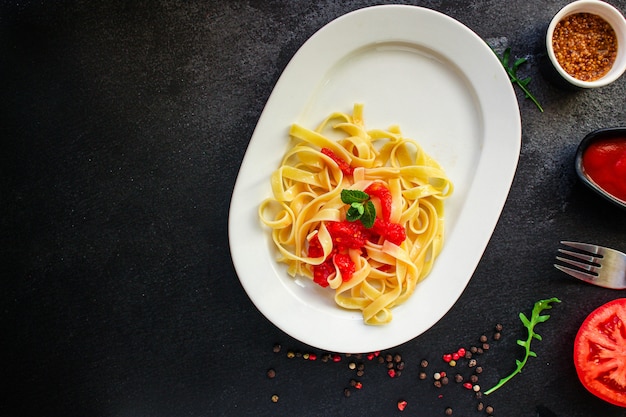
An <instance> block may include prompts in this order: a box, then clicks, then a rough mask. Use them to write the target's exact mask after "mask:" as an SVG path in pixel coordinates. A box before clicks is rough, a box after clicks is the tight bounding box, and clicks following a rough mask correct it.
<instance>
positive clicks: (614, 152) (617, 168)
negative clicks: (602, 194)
mask: <svg viewBox="0 0 626 417" xmlns="http://www.w3.org/2000/svg"><path fill="white" fill-rule="evenodd" d="M583 170H584V171H585V173H586V174H587V175H588V176H589V177H590V178H591V179H592V180H593V182H595V183H596V184H597V185H598V186H599V187H600V188H602V189H603V190H604V191H606V192H607V193H609V194H611V195H612V196H614V197H616V198H618V199H620V200H622V201H626V137H624V138H622V137H614V138H606V139H602V140H598V141H595V142H593V143H591V144H590V145H589V146H588V147H587V149H585V152H584V153H583Z"/></svg>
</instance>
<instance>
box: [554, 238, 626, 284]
mask: <svg viewBox="0 0 626 417" xmlns="http://www.w3.org/2000/svg"><path fill="white" fill-rule="evenodd" d="M561 244H562V245H564V246H568V247H569V248H572V249H576V251H572V250H567V249H561V248H559V250H558V251H559V252H560V253H562V254H564V255H568V256H569V258H564V257H562V256H557V257H556V259H557V260H558V261H560V262H563V263H565V264H568V265H571V266H574V267H576V269H574V268H570V267H568V266H563V265H559V264H554V266H555V267H556V269H558V270H560V271H563V272H565V273H566V274H568V275H571V276H573V277H574V278H578V279H579V280H581V281H585V282H587V283H589V284H593V285H598V286H600V287H604V288H611V289H615V290H622V289H626V254H625V253H622V252H620V251H618V250H615V249H610V248H605V247H602V246H598V245H590V244H588V243H579V242H569V241H562V242H561ZM571 258H575V259H578V261H577V260H574V259H571ZM580 261H583V262H580Z"/></svg>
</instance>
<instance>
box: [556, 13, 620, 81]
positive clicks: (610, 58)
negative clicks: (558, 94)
mask: <svg viewBox="0 0 626 417" xmlns="http://www.w3.org/2000/svg"><path fill="white" fill-rule="evenodd" d="M552 48H553V49H554V54H555V56H556V59H557V61H558V62H559V65H560V66H561V68H563V70H565V72H567V73H568V74H569V75H571V76H572V77H574V78H577V79H579V80H581V81H595V80H597V79H600V78H602V77H603V76H604V75H606V74H607V73H608V72H609V70H610V69H611V67H612V66H613V63H614V62H615V58H616V57H617V48H618V45H617V37H616V35H615V31H614V30H613V28H612V27H611V25H610V24H609V23H608V22H607V21H606V20H604V19H603V18H601V17H600V16H597V15H595V14H591V13H574V14H571V15H569V16H566V17H565V18H563V19H562V20H561V21H560V22H559V23H557V25H556V27H555V28H554V34H553V36H552Z"/></svg>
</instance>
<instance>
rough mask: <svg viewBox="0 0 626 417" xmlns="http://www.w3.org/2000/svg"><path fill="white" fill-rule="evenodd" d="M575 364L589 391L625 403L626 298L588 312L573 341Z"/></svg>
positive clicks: (620, 404)
mask: <svg viewBox="0 0 626 417" xmlns="http://www.w3.org/2000/svg"><path fill="white" fill-rule="evenodd" d="M574 365H575V367H576V373H577V374H578V378H579V379H580V382H581V383H582V384H583V386H584V387H585V388H586V389H587V390H588V391H589V392H590V393H592V394H594V395H595V396H597V397H599V398H601V399H603V400H604V401H607V402H609V403H611V404H614V405H617V406H620V407H626V298H618V299H616V300H613V301H610V302H608V303H606V304H604V305H602V306H601V307H599V308H597V309H596V310H594V311H593V312H592V313H591V314H589V316H587V318H586V319H585V320H584V322H583V324H582V325H581V326H580V329H579V330H578V333H577V334H576V339H575V341H574Z"/></svg>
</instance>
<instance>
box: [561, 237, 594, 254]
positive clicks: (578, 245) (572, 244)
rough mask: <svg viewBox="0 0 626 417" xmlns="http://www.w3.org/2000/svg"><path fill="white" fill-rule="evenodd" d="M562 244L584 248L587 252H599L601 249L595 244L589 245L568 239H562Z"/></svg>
mask: <svg viewBox="0 0 626 417" xmlns="http://www.w3.org/2000/svg"><path fill="white" fill-rule="evenodd" d="M561 244H562V245H565V246H569V247H570V248H574V249H580V250H584V251H586V252H589V253H595V254H599V253H601V252H602V251H601V250H600V248H599V247H598V246H597V245H591V244H589V243H580V242H571V241H569V240H562V241H561Z"/></svg>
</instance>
